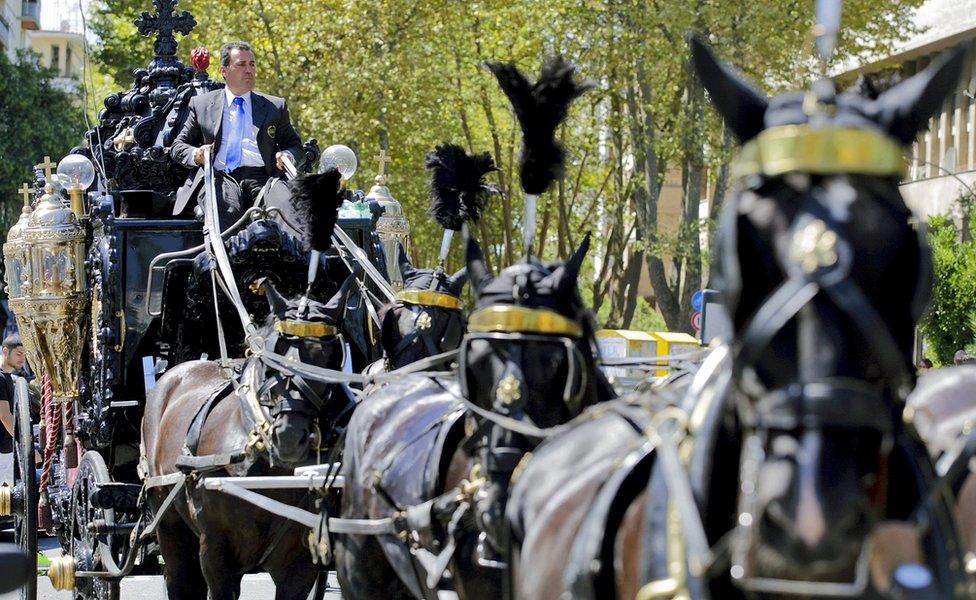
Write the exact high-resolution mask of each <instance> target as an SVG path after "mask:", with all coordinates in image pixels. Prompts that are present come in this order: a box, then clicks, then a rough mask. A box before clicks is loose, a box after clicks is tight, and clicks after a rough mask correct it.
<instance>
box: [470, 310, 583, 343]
mask: <svg viewBox="0 0 976 600" xmlns="http://www.w3.org/2000/svg"><path fill="white" fill-rule="evenodd" d="M468 331H475V332H487V331H504V332H506V333H542V334H546V335H565V336H569V337H580V336H582V335H583V329H582V328H581V327H580V326H579V323H576V322H575V321H572V320H570V319H567V318H566V317H564V316H562V315H561V314H559V313H557V312H554V311H551V310H548V309H545V308H526V307H524V306H508V305H499V306H487V307H485V308H482V309H480V310H477V311H475V312H474V313H473V314H472V315H471V317H469V318H468Z"/></svg>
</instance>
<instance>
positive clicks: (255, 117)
mask: <svg viewBox="0 0 976 600" xmlns="http://www.w3.org/2000/svg"><path fill="white" fill-rule="evenodd" d="M270 104H271V103H270V102H268V100H267V99H266V98H265V97H264V96H262V95H260V94H258V93H257V92H253V91H252V92H251V120H252V121H254V126H255V127H257V128H258V131H259V132H260V131H261V128H262V127H264V122H265V120H267V118H268V107H269V106H270ZM255 137H257V136H255Z"/></svg>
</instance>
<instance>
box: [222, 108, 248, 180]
mask: <svg viewBox="0 0 976 600" xmlns="http://www.w3.org/2000/svg"><path fill="white" fill-rule="evenodd" d="M230 114H231V116H232V117H235V116H236V118H235V119H231V122H230V123H229V125H230V131H229V135H228V136H227V160H226V161H225V162H224V168H225V169H226V170H227V172H228V173H230V172H231V171H233V170H234V169H236V168H237V167H239V166H241V141H242V140H243V139H244V125H245V123H244V98H242V97H240V96H238V97H237V98H234V108H232V109H231V111H230Z"/></svg>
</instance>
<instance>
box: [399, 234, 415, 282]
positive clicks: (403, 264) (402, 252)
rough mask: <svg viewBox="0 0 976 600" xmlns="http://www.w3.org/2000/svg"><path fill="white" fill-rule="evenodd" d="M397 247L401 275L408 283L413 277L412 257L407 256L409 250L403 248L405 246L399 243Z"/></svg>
mask: <svg viewBox="0 0 976 600" xmlns="http://www.w3.org/2000/svg"><path fill="white" fill-rule="evenodd" d="M396 245H397V253H398V258H397V262H398V263H399V264H400V275H402V276H403V279H404V281H406V280H407V279H408V278H410V277H411V276H412V275H413V272H414V268H413V264H411V262H410V257H409V256H407V249H406V248H404V247H403V244H401V243H400V242H397V243H396Z"/></svg>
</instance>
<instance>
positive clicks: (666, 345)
mask: <svg viewBox="0 0 976 600" xmlns="http://www.w3.org/2000/svg"><path fill="white" fill-rule="evenodd" d="M648 334H649V336H650V337H651V338H653V339H654V341H655V342H656V344H657V346H656V348H655V352H654V354H655V355H657V356H670V355H674V354H688V353H690V352H695V351H696V350H700V349H701V344H700V343H699V342H698V338H696V337H694V336H691V335H688V334H687V333H681V332H675V331H650V332H648ZM658 364H659V365H662V366H667V364H668V363H667V362H663V361H662V362H660V363H658ZM654 374H655V375H658V376H661V377H663V376H665V375H667V374H668V370H667V369H658V370H657V371H655V372H654Z"/></svg>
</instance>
